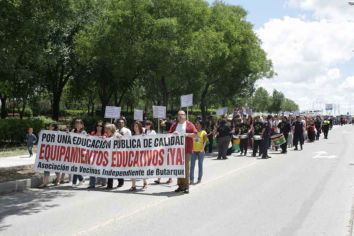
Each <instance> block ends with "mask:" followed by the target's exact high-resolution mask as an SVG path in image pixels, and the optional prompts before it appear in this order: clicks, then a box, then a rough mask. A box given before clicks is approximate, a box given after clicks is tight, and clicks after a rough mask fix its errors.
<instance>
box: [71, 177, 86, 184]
mask: <svg viewBox="0 0 354 236" xmlns="http://www.w3.org/2000/svg"><path fill="white" fill-rule="evenodd" d="M77 179H79V181H80V182H81V181H83V180H84V177H82V175H74V176H73V184H76V182H77Z"/></svg>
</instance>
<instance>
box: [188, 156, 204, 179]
mask: <svg viewBox="0 0 354 236" xmlns="http://www.w3.org/2000/svg"><path fill="white" fill-rule="evenodd" d="M197 159H198V181H201V180H202V177H203V161H204V152H193V153H192V159H191V171H190V180H191V182H193V181H194V168H195V162H196V160H197Z"/></svg>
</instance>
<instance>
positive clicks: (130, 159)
mask: <svg viewBox="0 0 354 236" xmlns="http://www.w3.org/2000/svg"><path fill="white" fill-rule="evenodd" d="M38 140H39V143H38V151H37V155H36V162H35V169H36V170H46V171H51V172H62V173H68V174H79V175H87V176H96V177H103V178H156V177H171V178H172V177H175V178H177V177H184V176H185V165H184V161H185V152H184V147H185V145H184V143H185V136H184V135H173V134H159V135H146V136H131V137H127V138H124V139H122V138H120V139H118V138H101V137H97V136H88V135H81V134H75V133H66V132H58V131H48V130H46V131H42V132H41V133H40V134H39V137H38Z"/></svg>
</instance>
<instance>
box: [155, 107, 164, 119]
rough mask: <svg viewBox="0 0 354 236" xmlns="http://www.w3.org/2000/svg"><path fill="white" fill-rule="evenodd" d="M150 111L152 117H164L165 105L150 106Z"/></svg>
mask: <svg viewBox="0 0 354 236" xmlns="http://www.w3.org/2000/svg"><path fill="white" fill-rule="evenodd" d="M152 112H153V116H154V118H158V119H166V107H165V106H152Z"/></svg>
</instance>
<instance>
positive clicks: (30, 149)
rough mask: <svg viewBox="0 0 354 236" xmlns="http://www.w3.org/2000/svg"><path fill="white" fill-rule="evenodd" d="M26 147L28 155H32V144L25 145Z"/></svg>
mask: <svg viewBox="0 0 354 236" xmlns="http://www.w3.org/2000/svg"><path fill="white" fill-rule="evenodd" d="M27 149H28V152H29V154H30V156H32V155H33V151H32V149H33V146H27Z"/></svg>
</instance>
